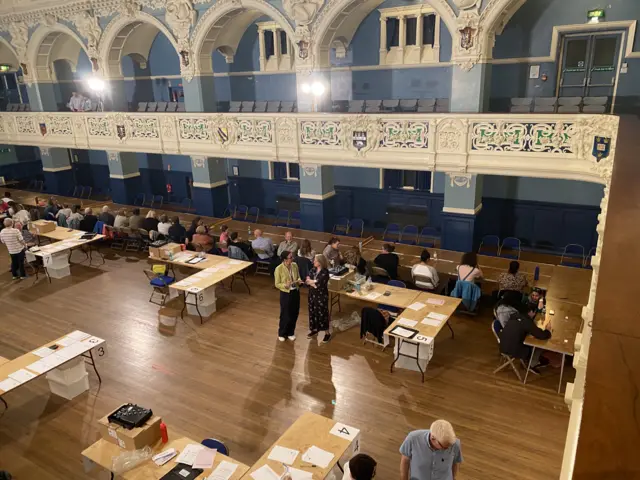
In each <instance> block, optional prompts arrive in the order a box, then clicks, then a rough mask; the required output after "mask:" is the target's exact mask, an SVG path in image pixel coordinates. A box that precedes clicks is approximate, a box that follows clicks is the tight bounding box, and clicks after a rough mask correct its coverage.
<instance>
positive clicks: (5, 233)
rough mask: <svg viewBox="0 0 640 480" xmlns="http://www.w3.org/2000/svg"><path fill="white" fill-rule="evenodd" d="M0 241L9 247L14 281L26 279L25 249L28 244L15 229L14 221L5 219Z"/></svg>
mask: <svg viewBox="0 0 640 480" xmlns="http://www.w3.org/2000/svg"><path fill="white" fill-rule="evenodd" d="M0 241H2V243H4V244H5V245H6V246H7V250H9V255H10V256H11V274H12V275H13V279H14V280H18V279H19V278H22V279H25V278H27V275H26V274H25V273H24V249H25V247H26V243H25V241H24V238H22V233H21V232H20V230H18V229H17V228H13V220H12V219H10V218H5V219H4V228H3V229H2V231H1V232H0Z"/></svg>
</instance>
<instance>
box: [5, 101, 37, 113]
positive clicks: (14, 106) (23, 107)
mask: <svg viewBox="0 0 640 480" xmlns="http://www.w3.org/2000/svg"><path fill="white" fill-rule="evenodd" d="M30 111H31V105H29V104H28V103H7V112H30Z"/></svg>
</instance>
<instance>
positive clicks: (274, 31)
mask: <svg viewBox="0 0 640 480" xmlns="http://www.w3.org/2000/svg"><path fill="white" fill-rule="evenodd" d="M278 32H279V30H278V29H277V28H272V29H271V33H272V35H273V56H274V57H276V70H278V69H280V39H279V38H278Z"/></svg>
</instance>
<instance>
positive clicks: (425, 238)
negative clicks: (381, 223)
mask: <svg viewBox="0 0 640 480" xmlns="http://www.w3.org/2000/svg"><path fill="white" fill-rule="evenodd" d="M439 238H440V235H439V234H438V230H437V229H435V228H434V227H423V228H422V230H420V231H418V227H417V226H415V225H405V226H404V227H402V228H400V225H399V224H397V223H390V224H388V225H387V228H385V229H384V233H383V234H382V240H383V241H385V242H397V243H403V244H405V245H419V246H421V247H428V248H434V247H436V245H437V242H438V239H439Z"/></svg>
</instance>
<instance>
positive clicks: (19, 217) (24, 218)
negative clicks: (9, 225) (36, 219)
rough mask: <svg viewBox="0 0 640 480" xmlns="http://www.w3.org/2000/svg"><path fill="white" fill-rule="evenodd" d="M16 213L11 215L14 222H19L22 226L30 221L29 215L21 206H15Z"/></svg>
mask: <svg viewBox="0 0 640 480" xmlns="http://www.w3.org/2000/svg"><path fill="white" fill-rule="evenodd" d="M15 208H16V212H15V213H14V214H13V219H14V220H15V221H16V222H20V223H21V224H22V225H23V226H24V225H26V224H27V223H29V222H30V221H31V215H29V212H27V211H26V210H25V208H24V207H23V206H22V205H16V207H15Z"/></svg>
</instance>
